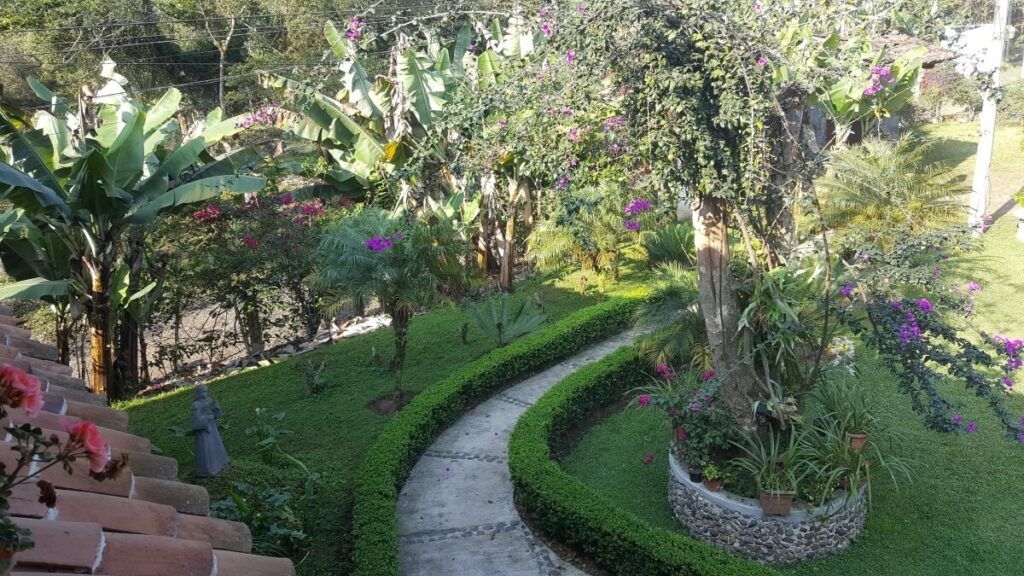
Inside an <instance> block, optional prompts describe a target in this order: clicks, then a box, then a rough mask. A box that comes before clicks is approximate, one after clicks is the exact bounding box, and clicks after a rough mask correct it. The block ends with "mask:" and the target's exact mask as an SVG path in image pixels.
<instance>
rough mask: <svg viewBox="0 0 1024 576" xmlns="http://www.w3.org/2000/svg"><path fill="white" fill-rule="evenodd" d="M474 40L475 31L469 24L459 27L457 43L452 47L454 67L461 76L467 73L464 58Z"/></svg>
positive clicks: (456, 73)
mask: <svg viewBox="0 0 1024 576" xmlns="http://www.w3.org/2000/svg"><path fill="white" fill-rule="evenodd" d="M472 40H473V31H472V30H471V29H470V27H469V24H463V25H462V28H460V29H459V35H458V36H456V37H455V45H454V46H453V47H452V68H453V69H454V70H455V75H456V76H458V77H460V78H461V77H462V76H463V75H464V74H465V68H464V67H463V63H462V59H463V58H464V57H465V56H466V53H467V51H468V50H469V43H470V42H471V41H472Z"/></svg>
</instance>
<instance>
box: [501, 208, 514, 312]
mask: <svg viewBox="0 0 1024 576" xmlns="http://www.w3.org/2000/svg"><path fill="white" fill-rule="evenodd" d="M502 244H503V249H502V251H501V272H500V274H499V275H498V287H499V288H501V290H502V291H504V292H511V291H512V283H513V282H514V280H515V274H514V270H513V268H514V266H515V260H516V215H515V211H514V210H513V212H512V214H510V215H509V217H508V222H506V223H505V238H504V242H503V243H502Z"/></svg>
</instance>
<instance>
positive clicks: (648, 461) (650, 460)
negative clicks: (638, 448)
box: [644, 454, 654, 464]
mask: <svg viewBox="0 0 1024 576" xmlns="http://www.w3.org/2000/svg"><path fill="white" fill-rule="evenodd" d="M653 462H654V454H648V455H646V456H644V464H651V463H653Z"/></svg>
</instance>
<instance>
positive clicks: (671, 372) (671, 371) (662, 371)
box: [654, 364, 676, 380]
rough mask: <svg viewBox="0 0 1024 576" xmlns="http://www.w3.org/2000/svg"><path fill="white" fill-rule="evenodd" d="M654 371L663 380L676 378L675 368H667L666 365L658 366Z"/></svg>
mask: <svg viewBox="0 0 1024 576" xmlns="http://www.w3.org/2000/svg"><path fill="white" fill-rule="evenodd" d="M654 371H655V372H657V373H658V375H659V376H661V377H662V378H664V379H665V380H675V378H676V370H675V368H673V367H671V366H669V365H668V364H658V365H657V366H656V367H655V368H654Z"/></svg>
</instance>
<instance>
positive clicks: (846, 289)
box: [839, 282, 853, 298]
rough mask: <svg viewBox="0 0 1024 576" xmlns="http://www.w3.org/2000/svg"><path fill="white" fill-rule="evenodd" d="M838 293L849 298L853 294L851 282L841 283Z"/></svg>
mask: <svg viewBox="0 0 1024 576" xmlns="http://www.w3.org/2000/svg"><path fill="white" fill-rule="evenodd" d="M839 293H840V294H842V295H843V296H846V297H847V298H849V297H850V296H851V295H852V294H853V284H851V283H850V282H847V283H846V284H843V287H842V288H840V289H839Z"/></svg>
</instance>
